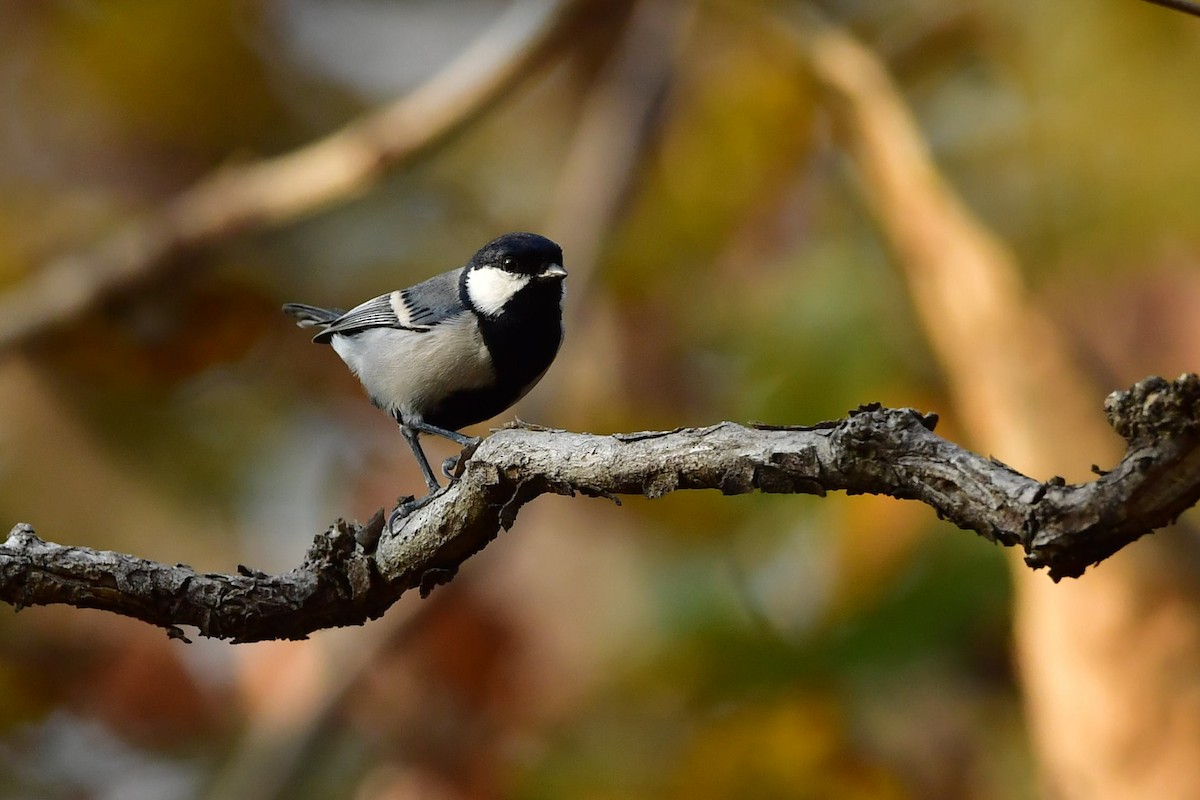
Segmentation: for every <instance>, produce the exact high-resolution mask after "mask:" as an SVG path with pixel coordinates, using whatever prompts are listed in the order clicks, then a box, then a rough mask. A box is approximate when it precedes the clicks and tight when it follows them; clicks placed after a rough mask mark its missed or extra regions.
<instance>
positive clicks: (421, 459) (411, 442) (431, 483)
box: [400, 422, 442, 494]
mask: <svg viewBox="0 0 1200 800" xmlns="http://www.w3.org/2000/svg"><path fill="white" fill-rule="evenodd" d="M400 432H401V433H403V434H404V438H405V440H407V441H408V446H409V447H411V448H412V451H413V455H414V456H416V458H417V466H419V467H420V468H421V475H422V476H423V477H424V478H425V485H426V486H428V487H429V493H430V494H433V493H434V492H436V491H437V490H438V489H440V488H442V485H441V484H440V483H438V479H437V478H436V477H434V474H433V470H432V469H430V467H429V459H427V458H426V457H425V451H424V450H422V449H421V443H420V442H419V441H417V437H418V436H420V434H419V433H418V432H417V430H416V429H415V426H412V425H407V424H405V423H403V422H402V423H400Z"/></svg>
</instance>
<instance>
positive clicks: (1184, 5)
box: [1146, 0, 1200, 17]
mask: <svg viewBox="0 0 1200 800" xmlns="http://www.w3.org/2000/svg"><path fill="white" fill-rule="evenodd" d="M1146 2H1147V3H1153V4H1154V5H1156V6H1162V7H1163V8H1169V9H1172V10H1174V11H1182V12H1183V13H1184V14H1191V15H1192V16H1193V17H1200V3H1195V2H1192V0H1146Z"/></svg>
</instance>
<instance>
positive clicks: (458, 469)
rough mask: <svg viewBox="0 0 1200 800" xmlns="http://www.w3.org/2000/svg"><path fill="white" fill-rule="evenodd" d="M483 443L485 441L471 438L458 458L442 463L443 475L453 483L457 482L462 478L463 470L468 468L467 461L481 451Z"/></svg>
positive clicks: (453, 457)
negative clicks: (477, 451) (480, 446)
mask: <svg viewBox="0 0 1200 800" xmlns="http://www.w3.org/2000/svg"><path fill="white" fill-rule="evenodd" d="M482 443H483V439H481V438H480V437H478V436H473V437H471V439H470V441H468V442H467V443H466V444H465V445H463V449H462V452H461V453H459V454H458V455H456V456H450V457H449V458H447V459H446V460H445V461H443V462H442V474H443V475H445V476H446V479H447V480H448V481H450V482H451V483H454V482H456V481H457V480H458V479H459V478H461V477H462V474H463V470H464V469H466V467H467V461H468V460H469V459H470V458H471V456H473V455H475V451H476V450H478V449H479V445H480V444H482Z"/></svg>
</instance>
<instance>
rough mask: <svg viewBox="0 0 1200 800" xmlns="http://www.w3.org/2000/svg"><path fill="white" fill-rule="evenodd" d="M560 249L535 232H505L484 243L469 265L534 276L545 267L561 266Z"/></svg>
mask: <svg viewBox="0 0 1200 800" xmlns="http://www.w3.org/2000/svg"><path fill="white" fill-rule="evenodd" d="M562 262H563V254H562V248H561V247H559V246H558V245H556V244H555V243H554V242H552V241H550V240H549V239H547V238H546V237H545V236H538V235H537V234H536V233H506V234H504V235H503V236H501V237H499V238H498V239H493V240H492V241H490V242H488V243H487V244H485V245H484V246H483V247H481V248H480V250H479V252H478V253H476V254H475V256H474V257H473V258H472V259H471V264H470V266H472V267H474V268H476V269H478V268H480V267H495V268H497V269H502V270H504V271H505V272H514V273H517V274H519V275H530V276H537V275H539V274H540V273H542V272H544V271H545V270H546V268H547V267H549V266H552V265H555V264H557V265H558V266H560V267H561V266H562Z"/></svg>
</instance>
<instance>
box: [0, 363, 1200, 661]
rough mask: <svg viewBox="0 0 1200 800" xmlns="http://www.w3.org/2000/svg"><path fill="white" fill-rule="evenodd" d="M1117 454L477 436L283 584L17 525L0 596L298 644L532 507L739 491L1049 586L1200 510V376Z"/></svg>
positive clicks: (466, 551)
mask: <svg viewBox="0 0 1200 800" xmlns="http://www.w3.org/2000/svg"><path fill="white" fill-rule="evenodd" d="M1105 408H1106V411H1107V413H1108V420H1109V424H1110V425H1112V427H1113V428H1114V429H1115V430H1116V431H1117V432H1118V433H1119V434H1120V435H1121V436H1122V437H1124V438H1125V440H1126V444H1127V450H1126V453H1125V456H1124V458H1122V459H1121V461H1120V462H1119V463H1118V464H1117V465H1116V466H1115V467H1114V468H1113V469H1112V470H1111V471H1109V472H1106V473H1103V474H1102V475H1101V477H1100V478H1099V479H1097V480H1095V481H1092V482H1090V483H1086V484H1077V485H1066V484H1065V482H1063V481H1062V480H1061V479H1052V480H1051V481H1049V482H1046V483H1043V482H1040V481H1037V480H1034V479H1033V478H1029V477H1026V476H1024V475H1021V474H1020V473H1018V472H1016V471H1015V470H1013V469H1011V468H1010V467H1008V466H1006V465H1004V464H1002V463H1001V462H999V461H996V460H995V459H992V458H985V457H983V456H979V455H976V454H974V453H971V452H969V451H967V450H965V449H963V448H961V447H959V446H957V445H955V444H952V443H951V442H948V441H946V440H945V439H943V438H941V437H940V436H937V435H935V434H934V433H933V432H932V429H933V427H934V424H935V423H936V421H937V419H936V417H934V416H925V415H922V414H919V413H917V412H916V411H913V410H912V409H898V410H897V409H886V408H881V407H879V406H878V405H872V406H864V407H862V408H860V409H859V410H858V411H856V412H853V413H851V414H850V416H849V417H847V418H846V419H843V420H840V421H837V422H829V423H823V424H820V425H815V426H811V427H768V426H760V427H753V428H748V427H744V426H741V425H736V424H734V423H729V422H723V423H719V424H717V425H713V426H711V427H708V428H681V429H677V430H674V431H663V432H643V433H633V434H614V435H611V436H595V435H589V434H576V433H568V432H566V431H556V430H547V429H540V428H529V427H517V428H509V429H505V430H502V431H499V432H497V433H496V434H494V435H492V436H490V437H488V438H487V439H486V440H485V441H484V442H483V443H482V444H481V445H480V446H479V448H478V449H477V450H476V451H475V453H474V454H473V455H472V456H471V457H470V459H469V460H468V461H467V462H466V463H465V469H464V472H463V474H462V477H461V479H460V480H459V481H458V482H457V483H455V484H453V485H452V486H451V487H449V488H448V489H446V490H445V491H443V492H442V493H441V494H439V495H438V496H437V497H435V498H434V499H433V500H432V501H431V502H430V503H428V504H427V505H425V506H424V507H422V508H419V509H417V510H416V511H413V512H412V513H410V514H408V515H407V516H405V517H403V518H401V519H400V520H399V522H398V523H397V525H398V527H397V529H396V530H394V531H390V532H389V531H384V530H383V528H384V525H383V514H382V512H380V513H379V514H377V515H376V517H375V518H374V519H373V520H372V521H371V522H369V523H368V524H367V525H365V526H359V525H353V524H350V523H347V522H344V521H340V520H339V521H338V522H337V523H335V524H334V525H333V526H332V527H331V528H330V529H329V531H327V532H325V533H323V534H320V535H318V536H317V537H316V538H315V540H314V542H313V545H312V547H311V548H309V551H308V553H307V554H306V556H305V559H304V563H303V564H302V565H301V566H300V567H298V568H296V569H294V570H292V571H290V572H288V573H284V574H282V575H266V574H262V573H257V572H254V571H252V570H248V569H246V568H244V567H240V568H239V574H237V575H221V574H213V573H206V574H201V573H198V572H196V571H195V570H193V569H192V568H191V567H188V566H186V565H182V564H180V565H175V566H170V565H167V564H160V563H156V562H153V561H147V560H145V559H141V558H137V557H134V556H128V555H122V554H118V553H113V552H109V551H97V550H91V549H88V548H82V547H65V546H62V545H58V544H53V543H50V542H46V541H43V540H42V539H40V538H39V537H38V536H37V535H36V534H35V533H34V530H33V528H32V527H31V526H29V525H26V524H18V525H17V526H16V527H15V528H14V529H13V530H12V532H11V533H10V534H9V538H8V541H7V542H6V543H5V544H4V545H3V546H0V599H3V600H4V601H6V602H8V603H11V604H13V605H14V606H16V607H18V608H21V607H24V606H29V605H43V604H52V603H65V604H68V605H73V606H77V607H80V608H98V609H103V610H107V611H113V612H116V613H118V614H124V615H126V616H130V617H134V618H136V619H140V620H143V621H145V622H149V623H151V624H154V625H159V626H161V627H164V628H166V629H167V630H168V631H169V632H170V633H171V634H172V635H174V636H179V637H182V636H183V634H182V631H181V630H180V629H179V628H178V626H179V625H193V626H195V627H196V628H198V629H199V631H200V633H201V634H202V635H204V636H210V637H216V638H227V639H233V640H234V641H238V642H245V641H257V640H262V639H283V638H302V637H304V636H306V635H307V634H309V633H311V632H313V631H315V630H319V629H322V628H328V627H336V626H341V625H356V624H362V623H363V622H365V621H366V620H368V619H374V618H376V617H378V616H380V615H381V614H383V613H384V612H385V611H386V610H387V609H388V608H389V607H390V606H391V605H392V604H393V603H394V602H395V601H396V600H397V599H399V597H400V595H401V594H402V593H403V592H405V591H407V590H409V589H412V588H419V589H420V590H421V592H422V593H423V594H424V593H426V592H428V591H429V590H430V589H431V588H432V587H433V586H436V585H438V584H440V583H444V582H445V581H447V580H449V579H450V578H452V577H453V576H454V574H455V572H456V571H457V569H458V567H459V565H461V564H462V563H463V562H464V561H466V559H467V558H469V557H470V556H471V555H473V554H474V553H476V552H478V551H479V550H481V549H482V548H483V547H484V546H486V545H487V544H488V542H490V541H491V540H492V539H494V538H495V537H496V535H497V534H498V533H499V531H500V529H502V528H503V529H508V528H509V527H511V526H512V524H513V522H514V521H515V519H516V516H517V513H518V512H519V511H520V509H521V507H522V506H523V505H524V504H525V503H528V502H529V501H530V500H532V499H534V498H535V497H538V496H539V495H542V494H547V493H555V494H565V495H575V494H577V493H578V494H584V495H587V496H595V497H608V498H611V499H616V496H617V495H621V494H626V495H640V496H644V497H648V498H657V497H661V496H663V495H665V494H667V493H669V492H672V491H675V490H677V489H718V490H720V491H721V492H722V493H724V494H745V493H749V492H752V491H754V490H755V489H758V490H759V491H762V492H771V493H795V494H815V495H822V496H823V495H824V494H825V493H826V492H827V491H835V490H836V491H845V492H848V493H850V494H884V495H890V496H892V497H896V498H901V499H911V500H919V501H921V502H923V503H926V504H927V505H929V506H931V507H932V508H933V509H934V510H935V511H936V512H937V513H938V514H939V516H942V517H944V518H945V519H948V520H950V521H951V522H954V523H955V524H956V525H958V526H959V527H961V528H965V529H970V530H974V531H976V532H978V533H979V534H980V535H982V536H983V537H984V538H986V539H988V540H990V541H993V542H999V543H1000V544H1003V545H1007V546H1017V545H1019V546H1021V547H1022V548H1024V550H1025V553H1026V562H1027V563H1028V564H1029V565H1030V566H1032V567H1035V568H1039V567H1046V568H1049V570H1050V574H1051V576H1052V577H1054V578H1056V579H1057V578H1060V577H1064V576H1070V577H1077V576H1079V575H1081V574H1082V573H1083V571H1084V570H1085V569H1086V568H1087V567H1088V566H1089V565H1091V564H1095V563H1098V562H1099V561H1102V560H1103V559H1105V558H1107V557H1108V556H1110V555H1112V554H1113V553H1115V552H1117V551H1118V550H1120V549H1121V548H1122V547H1124V546H1125V545H1127V544H1129V543H1130V542H1132V541H1134V540H1136V539H1138V538H1139V537H1141V536H1143V535H1144V534H1146V533H1148V532H1150V531H1151V530H1154V529H1155V528H1159V527H1162V526H1164V525H1167V524H1170V523H1171V522H1173V521H1174V520H1175V518H1176V517H1177V516H1178V515H1179V514H1180V513H1181V512H1182V511H1184V510H1185V509H1187V508H1189V507H1190V506H1192V505H1193V504H1195V503H1196V502H1197V500H1200V377H1198V376H1196V375H1184V376H1182V377H1181V378H1179V379H1178V380H1176V381H1175V382H1173V383H1171V382H1167V381H1165V380H1163V379H1161V378H1148V379H1146V380H1144V381H1142V382H1140V383H1138V384H1137V385H1136V386H1134V387H1133V388H1132V389H1130V390H1129V391H1126V392H1115V393H1113V394H1112V395H1110V396H1109V398H1108V400H1107V401H1106V403H1105Z"/></svg>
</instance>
